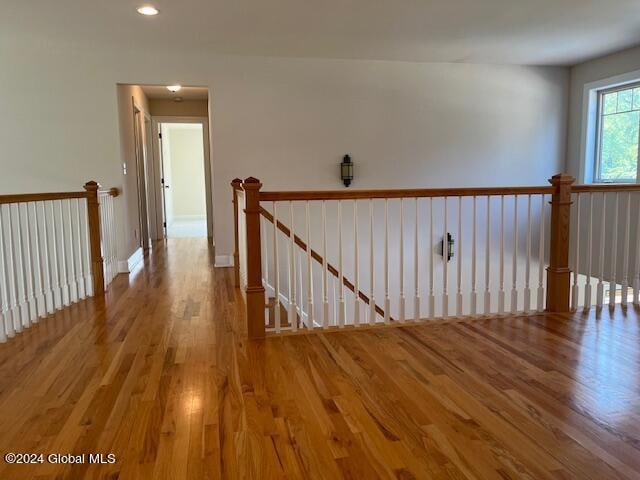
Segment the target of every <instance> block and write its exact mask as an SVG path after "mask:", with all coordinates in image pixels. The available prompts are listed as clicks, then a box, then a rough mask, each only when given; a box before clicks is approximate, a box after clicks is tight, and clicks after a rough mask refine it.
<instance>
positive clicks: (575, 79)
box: [567, 47, 640, 180]
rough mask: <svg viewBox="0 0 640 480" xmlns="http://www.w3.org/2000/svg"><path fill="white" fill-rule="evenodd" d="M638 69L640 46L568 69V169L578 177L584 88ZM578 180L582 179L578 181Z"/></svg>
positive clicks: (639, 68) (582, 160) (580, 161)
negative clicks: (569, 76) (569, 83)
mask: <svg viewBox="0 0 640 480" xmlns="http://www.w3.org/2000/svg"><path fill="white" fill-rule="evenodd" d="M636 70H640V47H636V48H631V49H628V50H623V51H622V52H618V53H614V54H612V55H606V56H604V57H600V58H597V59H595V60H591V61H588V62H585V63H581V64H580V65H576V66H575V67H573V68H572V69H571V87H570V92H569V128H568V141H567V168H568V172H569V173H570V174H572V175H574V176H575V177H576V178H578V176H579V172H580V164H581V163H582V162H584V158H582V153H581V152H582V150H581V147H582V141H583V140H582V130H583V122H584V120H585V119H584V118H583V116H584V114H583V103H584V88H585V85H587V84H589V83H592V82H596V81H598V80H603V79H606V78H611V77H614V76H617V75H622V74H625V73H629V72H633V71H636ZM580 180H581V179H580Z"/></svg>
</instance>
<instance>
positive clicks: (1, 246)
mask: <svg viewBox="0 0 640 480" xmlns="http://www.w3.org/2000/svg"><path fill="white" fill-rule="evenodd" d="M2 207H3V205H2V204H0V261H1V262H2V269H0V275H1V276H0V280H1V281H0V304H1V305H0V315H1V316H2V318H1V320H2V326H1V327H0V332H2V336H1V337H0V341H2V342H5V341H6V340H7V337H13V336H14V331H13V322H12V319H11V313H12V312H11V293H10V291H9V281H10V280H9V261H8V258H7V257H8V253H9V249H8V247H7V246H6V245H5V226H4V224H5V222H4V219H3V216H2V210H3V208H2Z"/></svg>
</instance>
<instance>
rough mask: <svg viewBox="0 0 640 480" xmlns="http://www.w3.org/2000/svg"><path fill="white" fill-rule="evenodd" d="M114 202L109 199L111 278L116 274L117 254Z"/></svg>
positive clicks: (111, 198) (112, 199)
mask: <svg viewBox="0 0 640 480" xmlns="http://www.w3.org/2000/svg"><path fill="white" fill-rule="evenodd" d="M114 202H115V199H114V198H113V197H111V196H110V197H109V229H110V230H111V265H112V271H113V277H115V276H116V275H117V274H118V254H117V251H116V242H117V240H118V239H117V236H116V217H115V211H114Z"/></svg>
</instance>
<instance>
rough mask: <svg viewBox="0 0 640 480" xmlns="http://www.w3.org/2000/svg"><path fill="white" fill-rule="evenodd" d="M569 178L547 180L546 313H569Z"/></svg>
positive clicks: (560, 177) (570, 180)
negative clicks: (548, 215) (549, 235)
mask: <svg viewBox="0 0 640 480" xmlns="http://www.w3.org/2000/svg"><path fill="white" fill-rule="evenodd" d="M574 181H575V178H573V177H572V176H571V175H567V174H565V173H559V174H557V175H554V176H553V177H551V178H550V179H549V183H551V185H553V187H554V190H553V195H552V197H551V239H550V243H551V247H550V253H549V267H547V312H554V313H567V312H569V311H570V302H569V296H570V291H571V269H570V268H569V231H570V224H571V185H572V184H573V182H574Z"/></svg>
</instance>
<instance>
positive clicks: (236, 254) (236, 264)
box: [231, 178, 242, 288]
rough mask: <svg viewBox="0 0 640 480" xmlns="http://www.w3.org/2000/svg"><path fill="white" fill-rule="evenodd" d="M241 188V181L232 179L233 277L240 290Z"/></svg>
mask: <svg viewBox="0 0 640 480" xmlns="http://www.w3.org/2000/svg"><path fill="white" fill-rule="evenodd" d="M241 188H242V180H240V179H239V178H234V179H233V180H232V182H231V189H232V190H233V234H234V241H235V244H234V249H233V275H234V281H235V286H236V288H240V246H239V239H238V190H240V189H241Z"/></svg>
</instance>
